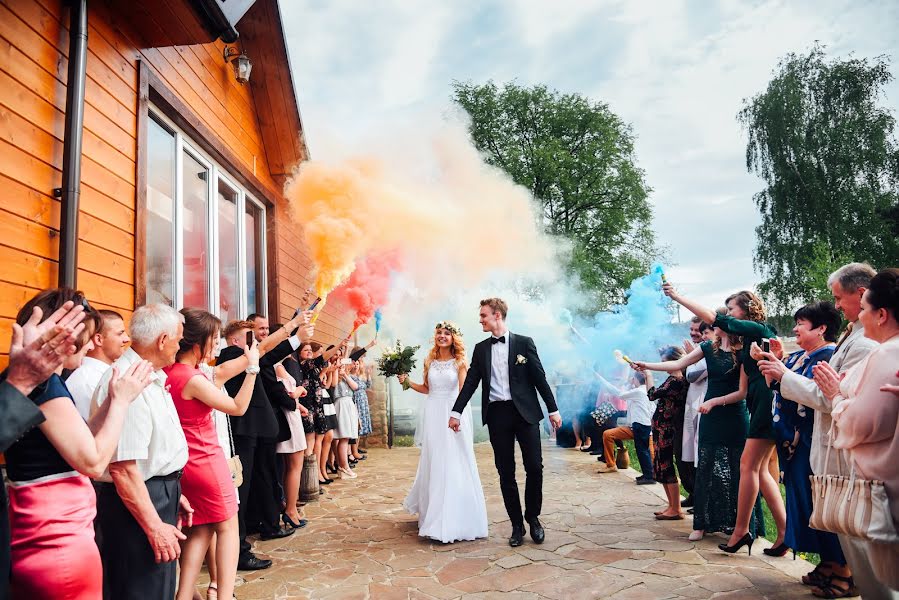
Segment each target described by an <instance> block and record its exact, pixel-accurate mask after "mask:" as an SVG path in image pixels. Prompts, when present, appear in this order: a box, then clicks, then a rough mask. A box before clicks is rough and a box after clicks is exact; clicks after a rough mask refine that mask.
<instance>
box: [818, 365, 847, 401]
mask: <svg viewBox="0 0 899 600" xmlns="http://www.w3.org/2000/svg"><path fill="white" fill-rule="evenodd" d="M812 373H813V375H814V378H815V383H816V384H817V385H818V387H819V388H820V389H821V392H822V393H823V394H824V397H825V398H827V399H828V400H831V401H832V400H833V399H834V398H836V397H837V396H838V395H839V394H840V381H841V380H842V378H843V377H842V376H841V375H840V374H839V373H837V372H836V370H834V368H833V367H832V366H830V363H826V362H819V363H817V364H816V365H815V366H814V367H812Z"/></svg>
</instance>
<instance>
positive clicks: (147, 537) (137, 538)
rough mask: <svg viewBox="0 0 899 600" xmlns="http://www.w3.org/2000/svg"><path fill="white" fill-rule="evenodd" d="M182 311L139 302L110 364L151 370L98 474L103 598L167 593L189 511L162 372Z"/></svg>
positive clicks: (177, 426)
mask: <svg viewBox="0 0 899 600" xmlns="http://www.w3.org/2000/svg"><path fill="white" fill-rule="evenodd" d="M182 323H183V317H182V316H181V314H180V313H178V312H177V311H176V310H175V309H173V308H171V307H170V306H166V305H164V304H149V305H147V306H141V307H140V308H138V309H137V310H135V311H134V314H133V315H132V316H131V327H130V333H131V340H132V344H131V348H129V349H128V350H126V351H125V353H124V354H122V357H121V358H119V360H117V361H116V362H115V364H114V366H115V367H116V368H117V369H118V370H119V372H120V373H123V372H125V371H126V370H127V369H128V367H129V366H130V365H131V364H133V363H134V362H135V361H138V360H141V359H143V360H147V361H149V362H150V363H152V364H153V366H154V368H155V369H156V371H155V372H154V373H153V376H152V379H151V383H150V385H149V386H147V388H146V389H145V390H144V391H143V392H141V394H140V395H139V396H138V397H137V398H136V399H135V400H134V402H132V403H131V406H130V407H129V408H128V415H127V416H126V417H125V425H124V427H123V429H122V435H121V437H120V438H119V445H118V448H117V449H116V452H115V455H113V458H112V462H111V463H110V464H109V469H108V470H107V472H106V473H104V474H103V476H102V477H100V478H99V479H98V481H100V482H101V483H100V484H99V485H98V486H97V524H98V527H99V529H100V556H101V558H102V560H103V587H104V597H106V598H115V599H116V600H119V599H122V600H138V599H141V600H142V599H147V600H150V599H154V600H155V599H158V598H173V597H174V596H175V560H176V559H177V558H178V557H179V555H180V554H181V546H180V544H179V542H180V541H181V540H184V539H185V536H184V534H183V533H181V530H180V526H181V525H184V526H186V527H190V525H191V514H192V513H193V510H192V509H191V508H190V503H189V502H187V500H186V499H185V498H183V497H182V496H181V481H180V480H181V471H182V469H183V468H184V465H185V464H187V441H186V440H185V438H184V431H183V430H182V429H181V423H180V421H179V419H178V413H177V411H176V410H175V404H174V402H173V401H172V396H171V395H170V394H169V392H168V389H167V388H166V375H165V373H164V372H163V371H162V369H163V368H164V367H167V366H169V365H171V364H173V363H174V362H175V355H176V354H177V353H178V348H179V342H180V340H181V336H182V333H183V325H182ZM111 375H112V369H110V370H109V371H108V372H107V373H106V375H104V376H103V379H101V381H100V384H99V385H98V387H97V390H96V392H95V393H94V399H93V401H92V403H91V404H92V407H91V412H94V411H96V410H98V408H99V406H100V405H101V404H102V403H103V402H104V401H105V400H106V395H107V389H108V387H109V386H108V385H107V384H108V382H109V378H110V377H111Z"/></svg>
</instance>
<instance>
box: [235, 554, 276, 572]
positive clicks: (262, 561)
mask: <svg viewBox="0 0 899 600" xmlns="http://www.w3.org/2000/svg"><path fill="white" fill-rule="evenodd" d="M270 566H272V561H270V560H269V559H267V558H256V557H255V556H253V555H252V554H250V555H249V556H241V557H240V559H239V560H238V561H237V570H238V571H259V570H261V569H267V568H269V567H270Z"/></svg>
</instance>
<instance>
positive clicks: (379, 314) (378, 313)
mask: <svg viewBox="0 0 899 600" xmlns="http://www.w3.org/2000/svg"><path fill="white" fill-rule="evenodd" d="M383 319H384V313H382V312H381V309H380V308H378V309H375V337H378V334H379V333H380V332H381V321H382V320H383Z"/></svg>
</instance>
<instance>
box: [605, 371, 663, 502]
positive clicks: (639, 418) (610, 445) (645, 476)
mask: <svg viewBox="0 0 899 600" xmlns="http://www.w3.org/2000/svg"><path fill="white" fill-rule="evenodd" d="M596 377H597V378H598V379H599V381H600V383H601V384H602V385H603V387H604V388H605V389H607V390H609V391H610V392H611V393H613V394H614V395H615V396H617V397H619V398H621V399H622V400H624V401H625V402H626V403H627V422H628V423H630V426H629V427H628V426H623V427H616V428H614V429H609V430H608V431H606V432H604V433H603V434H602V445H603V457H604V458H605V461H606V462H605V464H604V465H603V464H600V465H599V471H598V472H599V473H614V472H616V471H617V470H618V467H617V466H616V464H615V442H616V441H618V440H634V449H635V450H636V452H637V460H638V461H640V470H641V471H642V473H641V475H640V476H639V477H637V479H636V483H637V485H646V484H654V483H655V479H654V478H653V473H652V455H653V448H652V445H651V437H652V414H653V412H654V411H655V405H654V404H652V403H651V402H650V401H649V396H648V394H647V386H652V374H651V373H650V372H649V371H646V372H634V373H633V374H632V375H631V376H630V380H629V383H630V385H631V387H630V389H627V390H623V389H621V388H619V387H617V386H615V385H613V384H611V383H609V382H608V381H607V380H606V379H605V378H604V377H603V376H602V375H600V374H599V373H597V374H596Z"/></svg>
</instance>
